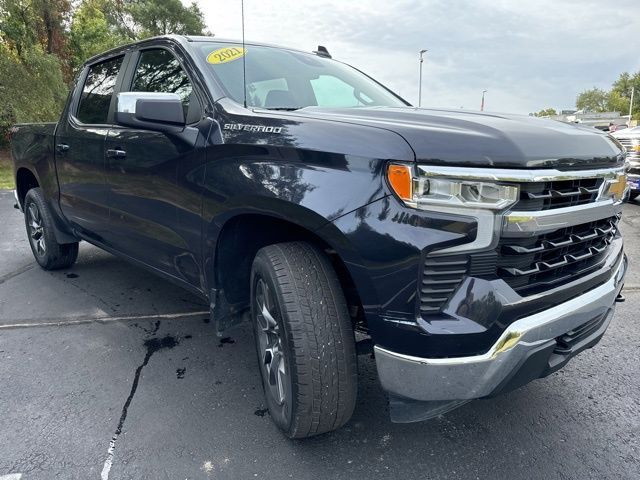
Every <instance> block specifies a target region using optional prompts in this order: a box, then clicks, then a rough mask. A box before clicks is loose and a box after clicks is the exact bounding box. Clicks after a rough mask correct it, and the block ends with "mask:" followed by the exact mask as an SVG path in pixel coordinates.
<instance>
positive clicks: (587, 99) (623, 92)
mask: <svg viewBox="0 0 640 480" xmlns="http://www.w3.org/2000/svg"><path fill="white" fill-rule="evenodd" d="M632 88H634V89H635V95H634V102H633V118H635V119H637V118H638V117H640V71H639V72H636V73H634V74H630V73H628V72H623V73H621V74H620V76H619V77H618V79H617V80H616V81H615V82H613V85H612V86H611V90H609V91H606V90H601V89H599V88H592V89H591V90H585V91H584V92H582V93H580V94H579V95H578V98H577V100H576V107H577V108H579V109H584V110H588V111H593V112H605V111H611V112H620V113H621V114H623V115H627V114H628V113H629V104H630V103H631V89H632Z"/></svg>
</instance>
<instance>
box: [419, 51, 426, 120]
mask: <svg viewBox="0 0 640 480" xmlns="http://www.w3.org/2000/svg"><path fill="white" fill-rule="evenodd" d="M427 52H428V50H427V49H426V48H425V49H424V50H420V83H419V84H418V107H421V106H422V64H423V63H424V58H423V55H424V54H425V53H427Z"/></svg>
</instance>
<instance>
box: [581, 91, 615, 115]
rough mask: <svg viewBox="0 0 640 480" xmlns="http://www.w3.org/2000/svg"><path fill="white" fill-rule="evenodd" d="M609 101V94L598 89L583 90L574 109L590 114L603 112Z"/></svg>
mask: <svg viewBox="0 0 640 480" xmlns="http://www.w3.org/2000/svg"><path fill="white" fill-rule="evenodd" d="M608 101H609V94H608V93H607V92H605V91H604V90H601V89H600V88H595V87H594V88H592V89H591V90H585V91H584V92H582V93H580V94H579V95H578V98H577V99H576V108H578V109H579V110H588V111H590V112H605V111H606V110H607V104H608Z"/></svg>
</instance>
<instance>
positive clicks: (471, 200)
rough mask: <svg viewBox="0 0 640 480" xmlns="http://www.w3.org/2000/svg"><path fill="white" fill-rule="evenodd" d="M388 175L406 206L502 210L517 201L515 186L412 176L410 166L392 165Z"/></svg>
mask: <svg viewBox="0 0 640 480" xmlns="http://www.w3.org/2000/svg"><path fill="white" fill-rule="evenodd" d="M387 178H388V179H389V184H390V185H391V187H392V189H393V191H394V192H395V193H396V195H398V197H400V199H401V200H402V201H403V202H404V203H405V204H406V205H407V206H410V207H413V208H424V209H427V208H429V207H430V206H438V205H440V206H454V207H455V206H458V207H469V208H481V209H489V210H503V209H505V208H507V207H509V206H510V205H513V204H514V203H515V202H516V201H517V200H518V194H519V190H518V187H517V186H514V185H504V184H501V183H495V182H486V181H476V180H466V179H456V178H455V177H452V178H442V177H437V178H435V177H429V176H428V175H425V176H415V175H414V174H413V170H412V167H411V166H410V165H400V164H391V165H389V167H388V168H387Z"/></svg>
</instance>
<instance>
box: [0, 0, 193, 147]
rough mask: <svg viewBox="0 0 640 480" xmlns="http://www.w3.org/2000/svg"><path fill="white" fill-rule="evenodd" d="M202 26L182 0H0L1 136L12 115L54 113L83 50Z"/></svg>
mask: <svg viewBox="0 0 640 480" xmlns="http://www.w3.org/2000/svg"><path fill="white" fill-rule="evenodd" d="M168 33H176V34H183V35H201V34H203V33H205V25H204V16H203V14H202V11H201V10H200V9H199V8H198V6H197V5H196V4H195V3H192V4H191V5H189V6H185V5H183V4H182V2H181V1H180V0H0V141H1V140H2V138H4V136H5V135H6V132H7V129H8V128H9V126H10V125H12V124H13V123H15V122H37V121H47V120H55V119H56V118H57V117H58V115H59V114H60V111H61V109H62V106H63V104H64V100H65V97H66V95H67V85H69V84H71V81H72V79H73V77H74V76H75V75H76V74H77V72H78V69H79V68H80V66H81V65H82V64H83V63H84V62H85V60H87V58H89V57H91V56H93V55H95V54H97V53H100V52H103V51H105V50H109V49H111V48H113V47H117V46H118V45H121V44H124V43H127V42H130V41H135V40H139V39H142V38H146V37H149V36H152V35H163V34H168Z"/></svg>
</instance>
